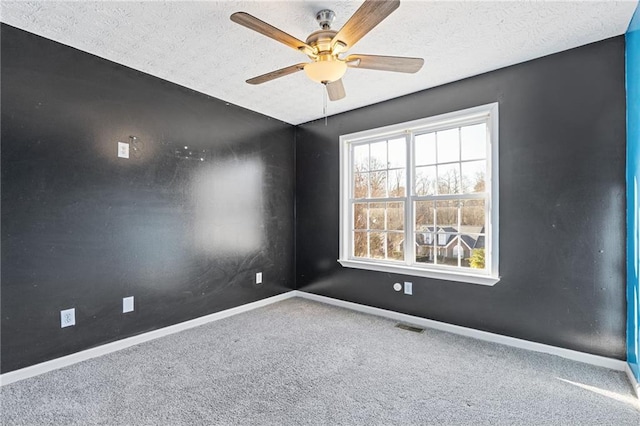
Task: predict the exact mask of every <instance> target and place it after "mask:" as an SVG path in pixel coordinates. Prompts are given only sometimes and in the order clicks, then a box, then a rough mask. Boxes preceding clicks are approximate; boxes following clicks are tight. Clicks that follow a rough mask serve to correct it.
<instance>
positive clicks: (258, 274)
mask: <svg viewBox="0 0 640 426" xmlns="http://www.w3.org/2000/svg"><path fill="white" fill-rule="evenodd" d="M256 284H262V272H258V273H256Z"/></svg>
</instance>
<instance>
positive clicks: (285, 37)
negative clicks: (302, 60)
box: [231, 12, 315, 55]
mask: <svg viewBox="0 0 640 426" xmlns="http://www.w3.org/2000/svg"><path fill="white" fill-rule="evenodd" d="M231 20H232V21H233V22H235V23H236V24H240V25H242V26H244V27H247V28H249V29H251V30H254V31H257V32H259V33H260V34H262V35H265V36H267V37H269V38H272V39H274V40H276V41H279V42H280V43H282V44H286V45H287V46H289V47H291V48H293V49H296V50H298V51H302V52H303V53H305V54H307V55H315V51H314V49H313V48H312V47H311V46H309V45H308V44H307V43H305V42H304V41H302V40H298V39H297V38H295V37H294V36H292V35H289V34H287V33H285V32H284V31H282V30H279V29H278V28H276V27H274V26H272V25H269V24H267V23H266V22H264V21H261V20H260V19H258V18H256V17H255V16H252V15H249V14H248V13H245V12H236V13H234V14H233V15H231Z"/></svg>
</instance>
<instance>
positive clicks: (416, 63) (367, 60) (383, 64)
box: [345, 55, 424, 74]
mask: <svg viewBox="0 0 640 426" xmlns="http://www.w3.org/2000/svg"><path fill="white" fill-rule="evenodd" d="M345 62H346V63H347V66H349V67H351V68H366V69H370V70H380V71H395V72H406V73H410V74H413V73H416V72H418V71H420V69H421V68H422V65H424V59H422V58H406V57H403V56H378V55H349V56H348V57H347V59H345Z"/></svg>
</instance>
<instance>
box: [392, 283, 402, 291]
mask: <svg viewBox="0 0 640 426" xmlns="http://www.w3.org/2000/svg"><path fill="white" fill-rule="evenodd" d="M393 289H394V290H395V291H400V290H402V284H400V283H395V284H394V285H393Z"/></svg>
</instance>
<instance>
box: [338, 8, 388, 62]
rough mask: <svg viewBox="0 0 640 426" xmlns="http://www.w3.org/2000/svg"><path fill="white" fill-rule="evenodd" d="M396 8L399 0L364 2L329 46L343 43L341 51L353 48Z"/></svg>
mask: <svg viewBox="0 0 640 426" xmlns="http://www.w3.org/2000/svg"><path fill="white" fill-rule="evenodd" d="M398 6H400V0H366V1H365V2H364V3H363V4H362V6H360V8H359V9H358V10H356V12H355V13H354V14H353V15H352V16H351V18H349V20H348V21H347V23H346V24H344V26H343V27H342V28H341V29H340V31H338V34H336V35H335V36H334V37H333V39H332V40H331V45H332V46H334V45H336V43H337V42H340V43H343V44H344V45H345V46H344V47H343V48H342V49H341V51H344V50H346V49H348V48H350V47H353V45H354V44H356V43H357V42H358V40H360V39H361V38H362V37H364V36H365V34H367V33H368V32H369V31H371V30H372V29H373V28H374V27H375V26H376V25H378V24H379V23H380V22H382V21H383V20H384V19H385V18H386V17H387V16H389V15H391V13H392V12H393V11H394V10H396V9H397V8H398Z"/></svg>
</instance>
